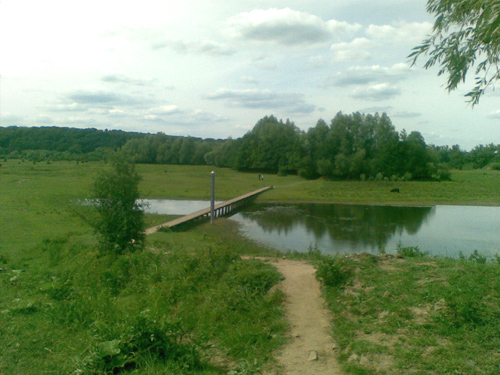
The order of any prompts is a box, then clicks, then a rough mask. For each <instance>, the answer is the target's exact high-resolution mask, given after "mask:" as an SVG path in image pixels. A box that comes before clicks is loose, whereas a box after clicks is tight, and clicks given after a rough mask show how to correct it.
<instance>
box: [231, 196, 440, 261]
mask: <svg viewBox="0 0 500 375" xmlns="http://www.w3.org/2000/svg"><path fill="white" fill-rule="evenodd" d="M434 214H435V208H434V207H392V206H390V207H389V206H363V205H341V204H335V205H333V204H294V205H254V206H252V207H250V208H248V209H245V210H244V211H242V212H240V213H239V214H237V215H235V216H234V217H233V219H234V220H236V221H239V222H240V223H242V226H243V231H244V232H245V233H246V234H247V235H249V236H251V237H252V238H256V239H259V240H260V241H262V242H265V243H267V244H269V245H271V246H273V247H277V248H280V249H288V250H296V251H307V250H308V249H309V248H311V247H317V248H318V249H320V250H322V251H323V252H329V253H330V252H342V253H352V252H360V251H368V252H373V253H377V252H379V251H380V250H381V249H385V247H386V245H387V243H388V242H389V240H390V239H391V238H392V237H394V235H395V234H399V235H401V234H403V233H409V234H415V233H417V232H418V231H419V229H420V228H421V226H422V224H423V223H425V222H426V221H428V220H429V219H430V218H431V217H432V216H433V215H434Z"/></svg>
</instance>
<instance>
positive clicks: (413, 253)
mask: <svg viewBox="0 0 500 375" xmlns="http://www.w3.org/2000/svg"><path fill="white" fill-rule="evenodd" d="M396 253H397V254H398V255H401V256H402V257H403V258H421V257H425V256H428V255H429V253H428V252H426V251H422V250H420V249H419V248H418V246H402V245H401V243H398V244H397V248H396Z"/></svg>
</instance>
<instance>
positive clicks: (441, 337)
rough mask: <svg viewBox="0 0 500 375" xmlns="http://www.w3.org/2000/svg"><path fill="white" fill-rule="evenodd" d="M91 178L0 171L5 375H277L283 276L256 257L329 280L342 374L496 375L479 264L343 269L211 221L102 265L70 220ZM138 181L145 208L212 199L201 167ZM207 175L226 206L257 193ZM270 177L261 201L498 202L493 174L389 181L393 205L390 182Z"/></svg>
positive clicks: (492, 283) (485, 265) (498, 281)
mask: <svg viewBox="0 0 500 375" xmlns="http://www.w3.org/2000/svg"><path fill="white" fill-rule="evenodd" d="M102 166H103V164H102V163H78V164H76V163H75V162H52V163H50V164H47V163H37V164H32V163H28V162H25V163H23V162H22V161H20V160H8V161H7V162H3V163H2V167H1V168H0V178H1V182H2V205H0V235H1V238H2V242H1V243H0V293H1V295H2V299H1V300H0V337H1V340H0V372H2V373H6V374H39V373H44V372H46V373H51V372H52V373H58V374H86V373H87V374H113V373H120V374H134V373H135V374H139V373H140V374H164V373H165V372H167V373H171V374H228V373H230V374H254V373H261V372H263V371H265V370H269V369H271V368H274V367H275V362H274V359H273V358H274V353H275V351H276V350H277V349H278V348H279V347H280V346H281V345H282V344H283V343H284V342H285V337H286V332H287V330H288V324H287V322H286V321H285V320H284V314H283V306H284V297H283V294H282V293H281V291H280V290H279V289H276V288H273V286H275V285H276V284H277V283H278V282H279V280H280V279H281V275H280V274H279V273H278V272H277V271H276V270H275V269H274V268H273V267H271V266H270V265H268V264H265V263H261V262H259V261H258V260H246V259H243V258H242V257H241V256H242V255H263V254H265V255H267V256H269V255H271V256H278V255H279V256H289V257H299V256H300V257H306V258H307V257H309V259H310V260H311V261H312V262H314V263H315V264H316V265H317V267H318V270H319V275H320V277H322V278H323V279H324V280H327V279H328V278H330V277H334V276H335V275H336V274H337V273H340V276H341V277H339V279H338V280H337V281H335V282H327V283H325V285H324V293H325V296H326V298H327V300H328V301H329V304H330V308H331V309H332V312H333V316H334V318H333V319H334V320H333V336H334V338H335V340H336V341H337V344H338V349H337V350H338V356H339V359H340V360H341V361H342V363H343V366H344V369H345V372H346V373H351V374H398V373H412V372H414V373H426V374H427V373H428V374H476V373H477V374H482V373H496V372H498V370H499V368H500V367H499V366H500V356H499V355H498V350H497V348H498V343H499V340H500V328H499V325H498V323H497V321H498V317H500V309H499V306H500V300H499V299H500V295H499V288H498V285H500V267H499V265H498V264H497V263H495V262H485V261H483V259H482V257H481V256H480V254H477V255H476V256H475V257H474V258H467V259H464V258H463V259H458V260H451V259H445V258H429V257H428V256H425V255H424V254H419V253H418V251H416V250H415V249H412V250H411V251H408V250H406V251H401V257H399V256H398V257H391V256H389V255H382V256H379V257H374V256H365V255H358V256H353V257H350V258H341V259H340V260H339V259H338V258H335V259H330V258H328V257H323V256H319V255H318V254H315V253H314V252H312V253H310V254H306V255H296V254H288V255H284V254H278V253H277V252H274V251H272V250H270V249H265V248H262V247H260V246H258V245H257V244H254V243H251V242H249V241H246V240H244V239H242V238H241V237H240V236H239V234H238V231H237V228H236V227H235V224H234V223H232V222H230V221H229V220H226V219H220V220H217V221H216V224H215V225H214V226H210V225H209V224H203V225H200V226H197V227H194V228H192V229H190V230H189V231H187V232H168V233H166V232H160V233H156V234H154V235H152V236H150V237H149V238H147V240H146V248H145V250H144V251H141V252H136V253H130V254H124V255H122V256H119V257H113V256H110V255H108V256H103V255H100V254H99V253H98V251H97V250H96V244H97V241H96V238H95V236H94V235H93V233H92V231H91V229H90V228H88V227H87V226H86V224H85V223H83V222H82V221H81V220H80V219H79V218H78V216H77V215H75V213H74V210H75V205H76V202H77V200H79V199H83V198H85V197H86V196H87V194H88V189H89V187H90V185H91V182H92V179H93V178H94V177H95V176H96V175H97V173H98V171H99V170H100V169H101V168H102ZM137 169H138V172H139V173H140V174H141V175H142V177H143V180H142V182H141V186H140V187H141V189H140V190H141V193H142V196H144V197H158V198H162V197H164V198H177V199H182V198H195V199H203V198H206V197H207V196H208V194H209V186H210V185H209V184H210V180H209V173H210V171H211V168H210V167H207V166H198V167H181V166H165V165H155V166H152V165H138V166H137ZM216 173H217V176H218V184H217V188H218V193H219V197H220V198H221V199H229V198H232V197H234V196H236V195H238V194H241V193H245V192H247V191H249V190H252V189H253V187H254V186H255V187H260V185H259V180H258V178H257V175H256V174H252V173H238V172H236V171H233V170H228V169H217V170H216ZM265 177H266V180H265V184H270V185H274V186H276V189H274V190H273V191H270V192H268V193H266V194H264V195H263V196H261V197H260V198H259V199H261V200H266V201H284V200H289V201H307V199H311V200H317V201H325V202H336V201H343V202H350V201H352V202H355V203H367V202H370V201H374V202H379V203H383V204H393V203H397V204H411V203H412V202H413V203H416V202H432V203H440V204H443V203H446V204H457V203H459V204H489V205H498V203H500V202H499V199H498V196H497V195H496V194H497V193H496V192H497V187H498V183H499V179H500V174H498V172H497V171H495V170H487V171H486V170H481V171H479V170H474V171H457V172H454V173H453V178H452V181H449V182H441V183H437V182H412V181H404V182H403V181H402V182H397V183H398V187H399V189H400V193H399V194H398V193H390V189H392V188H393V187H394V184H395V183H396V182H393V181H379V182H377V181H353V182H344V183H342V182H336V181H327V180H316V181H312V182H310V181H306V180H303V179H301V178H300V177H298V176H286V177H285V176H277V175H270V176H267V175H266V176H265ZM260 183H262V182H260ZM454 184H456V186H455V185H454ZM205 190H206V192H205ZM146 219H147V224H148V225H149V226H153V225H155V224H160V223H162V222H164V221H167V220H166V219H167V217H166V216H164V215H147V217H146ZM415 255H424V256H415ZM338 262H340V263H338ZM344 272H345V274H344ZM330 274H331V275H330ZM321 275H323V276H321ZM332 275H333V276H332ZM373 364H375V365H373Z"/></svg>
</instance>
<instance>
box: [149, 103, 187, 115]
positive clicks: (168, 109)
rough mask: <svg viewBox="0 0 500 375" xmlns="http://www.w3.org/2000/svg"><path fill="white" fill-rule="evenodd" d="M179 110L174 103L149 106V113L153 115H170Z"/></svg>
mask: <svg viewBox="0 0 500 375" xmlns="http://www.w3.org/2000/svg"><path fill="white" fill-rule="evenodd" d="M180 111H181V110H180V109H179V107H178V106H176V105H175V104H168V105H162V106H160V107H155V108H150V109H149V110H148V112H149V113H151V114H154V115H171V114H174V113H179V112H180Z"/></svg>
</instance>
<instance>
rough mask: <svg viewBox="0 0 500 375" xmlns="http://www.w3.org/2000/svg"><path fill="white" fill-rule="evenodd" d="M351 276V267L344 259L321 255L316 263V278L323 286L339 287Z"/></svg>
mask: <svg viewBox="0 0 500 375" xmlns="http://www.w3.org/2000/svg"><path fill="white" fill-rule="evenodd" d="M351 276H352V268H351V266H350V264H349V263H348V262H347V261H346V260H345V259H342V258H334V257H323V258H322V259H321V260H320V261H319V262H318V263H317V264H316V278H317V279H318V280H320V281H321V282H322V283H323V285H325V286H328V287H332V288H337V287H341V286H343V285H344V284H345V283H346V282H347V281H348V280H349V278H350V277H351Z"/></svg>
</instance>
